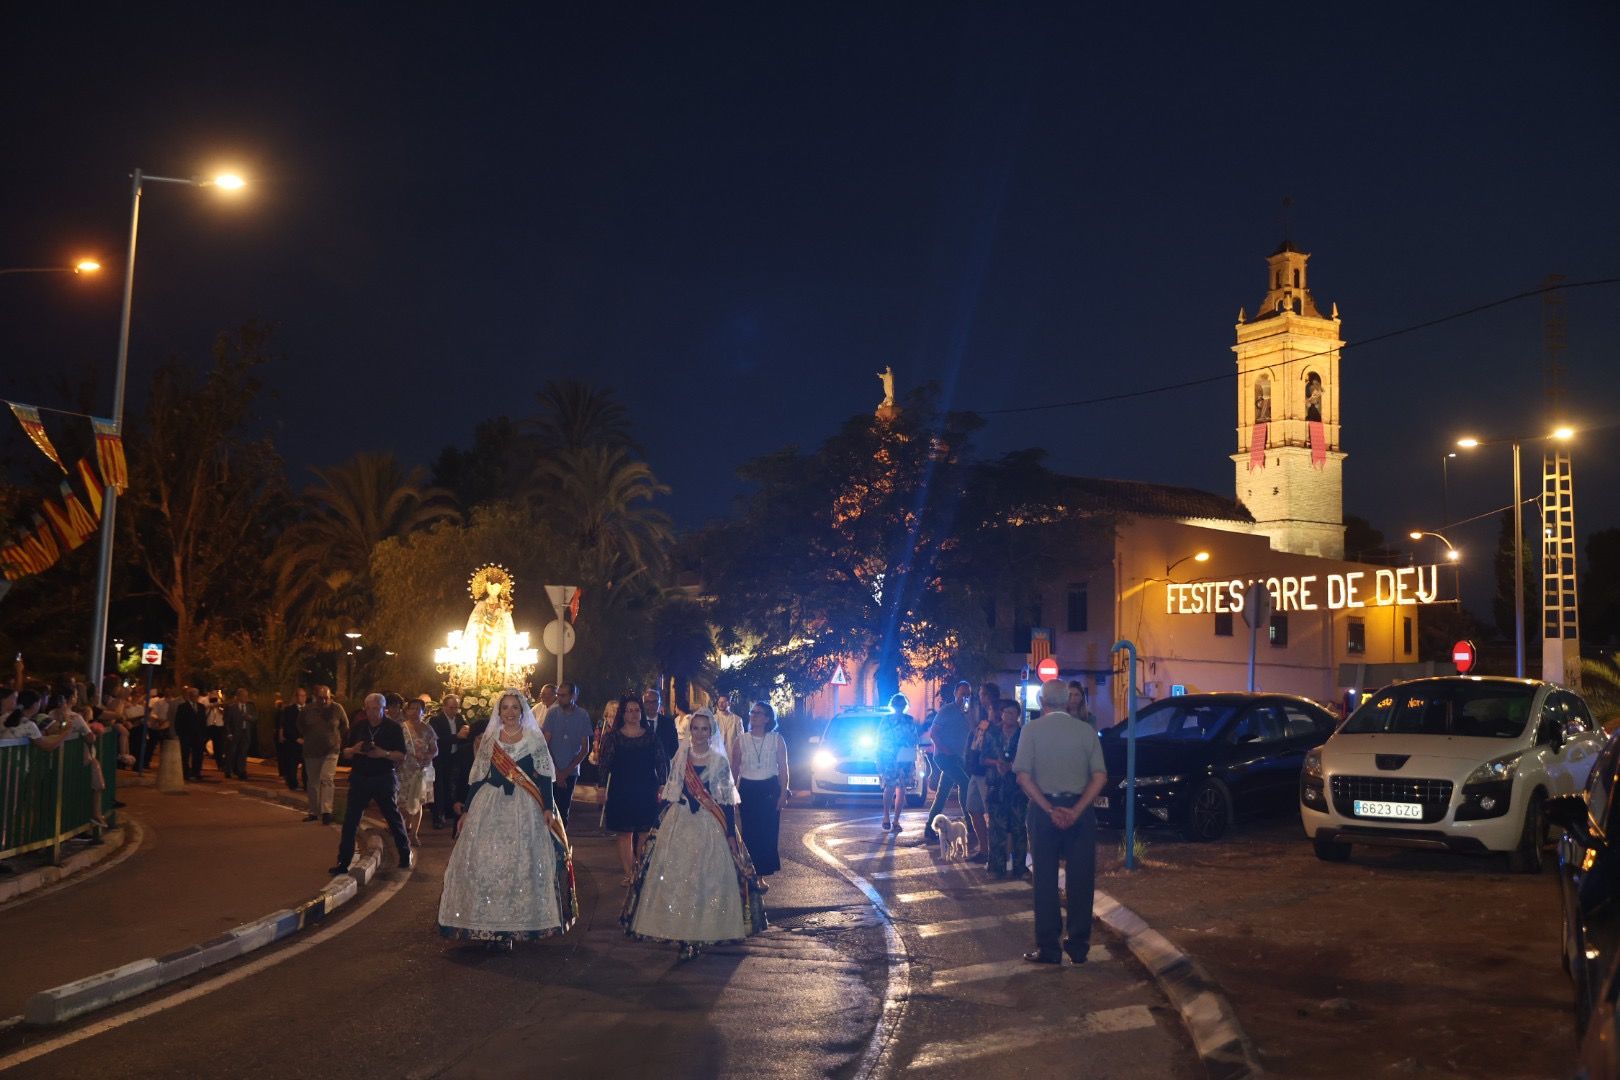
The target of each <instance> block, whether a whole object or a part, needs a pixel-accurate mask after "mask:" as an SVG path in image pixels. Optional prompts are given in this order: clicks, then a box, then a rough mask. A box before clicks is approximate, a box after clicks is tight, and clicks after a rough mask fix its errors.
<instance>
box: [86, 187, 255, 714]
mask: <svg viewBox="0 0 1620 1080" xmlns="http://www.w3.org/2000/svg"><path fill="white" fill-rule="evenodd" d="M130 176H131V179H132V180H133V181H134V183H133V185H132V187H131V194H130V203H129V251H128V254H127V255H126V256H125V259H124V302H123V311H122V313H121V314H120V316H119V320H118V363H117V366H116V367H115V368H114V369H113V411H112V416H111V417H110V419H111V420H112V423H113V431H114V433H115V434H118V435H123V433H124V383H125V381H126V375H127V374H128V370H129V309H130V301H131V300H132V299H133V298H134V295H135V238H136V236H137V234H138V232H139V229H140V221H141V188H142V186H143V185H144V184H145V183H146V182H147V181H151V182H152V183H154V184H185V185H188V186H190V187H213V188H219V189H220V190H221V191H240V190H241V189H242V188H243V187H244V186H246V182H245V181H244V180H243V179H242V178H241V177H240V176H237V175H236V174H235V173H221V174H219V175H218V176H215V177H214V178H213V179H212V180H199V179H196V178H190V179H187V178H184V177H178V176H150V175H147V174H146V173H143V172H141V170H139V169H136V170H135V171H134V172H133V173H131V174H130ZM85 261H86V262H89V261H91V260H85ZM97 268H98V269H99V264H97ZM117 509H118V491H117V489H115V488H114V487H113V486H112V485H111V484H108V485H107V490H106V491H104V492H103V493H102V499H101V548H100V552H99V554H98V557H97V559H96V595H95V599H94V600H93V601H92V602H91V607H90V618H91V623H90V651H89V656H90V670H89V672H88V675H89V685H90V686H93V687H100V686H101V675H102V661H103V659H104V655H105V653H106V651H107V615H108V608H109V606H110V605H111V603H112V555H113V519H114V514H115V513H116V512H117ZM181 675H182V677H184V673H181Z"/></svg>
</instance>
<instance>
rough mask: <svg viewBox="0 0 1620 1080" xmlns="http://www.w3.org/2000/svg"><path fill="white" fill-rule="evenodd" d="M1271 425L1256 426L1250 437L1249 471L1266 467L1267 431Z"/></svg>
mask: <svg viewBox="0 0 1620 1080" xmlns="http://www.w3.org/2000/svg"><path fill="white" fill-rule="evenodd" d="M1270 426H1271V425H1270V424H1256V425H1254V431H1253V433H1252V434H1250V436H1249V471H1250V472H1254V470H1256V469H1263V468H1265V467H1266V430H1267V429H1268V428H1270Z"/></svg>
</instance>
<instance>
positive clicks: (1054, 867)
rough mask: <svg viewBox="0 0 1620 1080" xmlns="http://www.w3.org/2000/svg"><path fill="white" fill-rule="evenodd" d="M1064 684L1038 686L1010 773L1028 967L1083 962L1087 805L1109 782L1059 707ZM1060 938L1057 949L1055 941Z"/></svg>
mask: <svg viewBox="0 0 1620 1080" xmlns="http://www.w3.org/2000/svg"><path fill="white" fill-rule="evenodd" d="M1068 698H1069V688H1068V687H1067V686H1065V685H1063V683H1062V682H1061V681H1060V680H1058V679H1053V680H1052V681H1051V682H1048V683H1042V684H1041V715H1039V716H1037V717H1036V718H1035V719H1033V720H1031V721H1030V722H1029V723H1028V724H1025V725H1024V731H1023V734H1022V735H1021V736H1019V740H1018V754H1017V756H1015V757H1014V758H1013V771H1014V772H1015V773H1017V774H1018V786H1019V787H1021V788H1023V790H1024V794H1026V795H1028V796H1029V818H1028V821H1029V853H1030V857H1031V859H1032V860H1033V861H1034V863H1035V867H1034V869H1035V949H1034V950H1033V951H1032V952H1027V953H1025V954H1024V959H1025V960H1028V961H1029V962H1030V963H1032V964H1061V963H1063V954H1064V953H1068V954H1069V959H1070V960H1071V961H1072V962H1074V963H1076V964H1083V963H1085V962H1086V952H1087V950H1088V949H1089V948H1090V947H1091V902H1092V894H1093V892H1094V891H1095V889H1096V884H1097V816H1096V815H1095V814H1094V813H1092V811H1091V804H1092V803H1094V802H1096V801H1097V796H1098V795H1100V794H1102V789H1103V785H1105V784H1106V783H1108V767H1107V766H1106V765H1104V764H1103V752H1102V743H1101V742H1099V741H1098V739H1097V729H1096V728H1094V727H1092V726H1091V725H1090V724H1088V723H1086V722H1085V721H1084V720H1081V719H1080V718H1078V717H1075V716H1070V715H1069V714H1068V713H1066V712H1064V711H1063V710H1064V706H1066V705H1067V704H1068ZM1059 859H1061V860H1062V861H1063V862H1064V864H1065V865H1066V867H1067V869H1068V874H1067V878H1068V881H1067V888H1066V891H1067V893H1068V898H1069V913H1068V914H1069V927H1068V929H1069V933H1068V937H1067V939H1064V938H1063V919H1062V916H1061V914H1060V912H1059V911H1058V881H1057V876H1058V860H1059ZM1060 943H1061V946H1062V947H1061V949H1060V948H1059V945H1060Z"/></svg>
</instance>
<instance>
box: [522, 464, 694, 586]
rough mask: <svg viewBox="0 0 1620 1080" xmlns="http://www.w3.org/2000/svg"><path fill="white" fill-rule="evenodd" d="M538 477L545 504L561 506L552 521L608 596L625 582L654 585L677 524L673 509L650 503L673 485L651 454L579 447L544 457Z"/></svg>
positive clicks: (537, 469) (585, 571)
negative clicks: (656, 469) (642, 457)
mask: <svg viewBox="0 0 1620 1080" xmlns="http://www.w3.org/2000/svg"><path fill="white" fill-rule="evenodd" d="M535 481H536V487H537V489H538V490H539V491H542V492H544V493H545V494H544V495H543V496H541V497H542V498H543V499H544V502H545V505H546V507H547V509H548V511H549V510H550V509H551V508H552V507H553V506H560V507H563V508H564V512H563V513H560V514H557V515H555V516H554V517H553V523H554V525H555V527H556V528H558V529H559V530H560V531H561V532H563V533H564V534H565V535H571V536H572V538H573V539H574V541H575V544H574V548H575V550H576V551H577V553H578V556H579V559H580V570H581V572H582V573H583V574H584V575H585V576H586V578H587V579H588V580H591V581H592V582H594V583H596V584H599V585H600V586H601V587H602V588H603V589H604V590H606V591H607V593H608V599H609V600H611V599H612V596H613V593H614V591H615V590H617V589H621V588H623V587H624V586H625V585H628V584H635V585H637V586H643V585H644V586H651V585H653V584H654V583H656V582H657V580H658V579H660V578H661V577H662V576H663V574H664V572H665V570H666V569H667V568H668V566H669V549H670V546H671V545H672V544H673V543H674V532H673V529H672V527H671V524H670V520H669V516H668V515H667V514H665V513H664V512H663V511H662V510H658V509H656V508H654V507H653V506H651V505H648V504H650V503H651V502H652V500H653V499H655V498H657V497H658V496H660V495H667V494H669V486H668V485H667V484H662V483H660V482H659V481H658V478H657V477H656V476H654V475H653V471H652V469H650V468H648V467H647V463H646V462H644V461H637V460H636V459H635V458H633V457H631V456H630V452H629V451H628V450H627V449H625V448H624V447H606V446H586V447H579V448H575V449H572V450H563V451H559V452H558V453H556V454H554V455H552V456H551V457H548V458H545V459H543V460H542V461H541V462H540V463H539V464H538V465H537V466H536V467H535Z"/></svg>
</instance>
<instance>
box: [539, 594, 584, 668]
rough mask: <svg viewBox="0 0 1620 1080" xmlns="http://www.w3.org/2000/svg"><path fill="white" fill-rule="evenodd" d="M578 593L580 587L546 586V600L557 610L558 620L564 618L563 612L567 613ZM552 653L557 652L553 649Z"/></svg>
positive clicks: (548, 646) (549, 647)
mask: <svg viewBox="0 0 1620 1080" xmlns="http://www.w3.org/2000/svg"><path fill="white" fill-rule="evenodd" d="M577 592H579V586H578V585H547V586H546V599H548V600H550V601H551V606H552V607H553V608H554V609H556V612H557V618H559V619H560V618H562V617H563V612H565V611H567V610H568V605H569V604H571V603H573V602H574V594H575V593H577ZM546 648H548V649H551V646H550V645H547V646H546ZM551 651H552V652H556V651H557V650H556V649H551Z"/></svg>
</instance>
